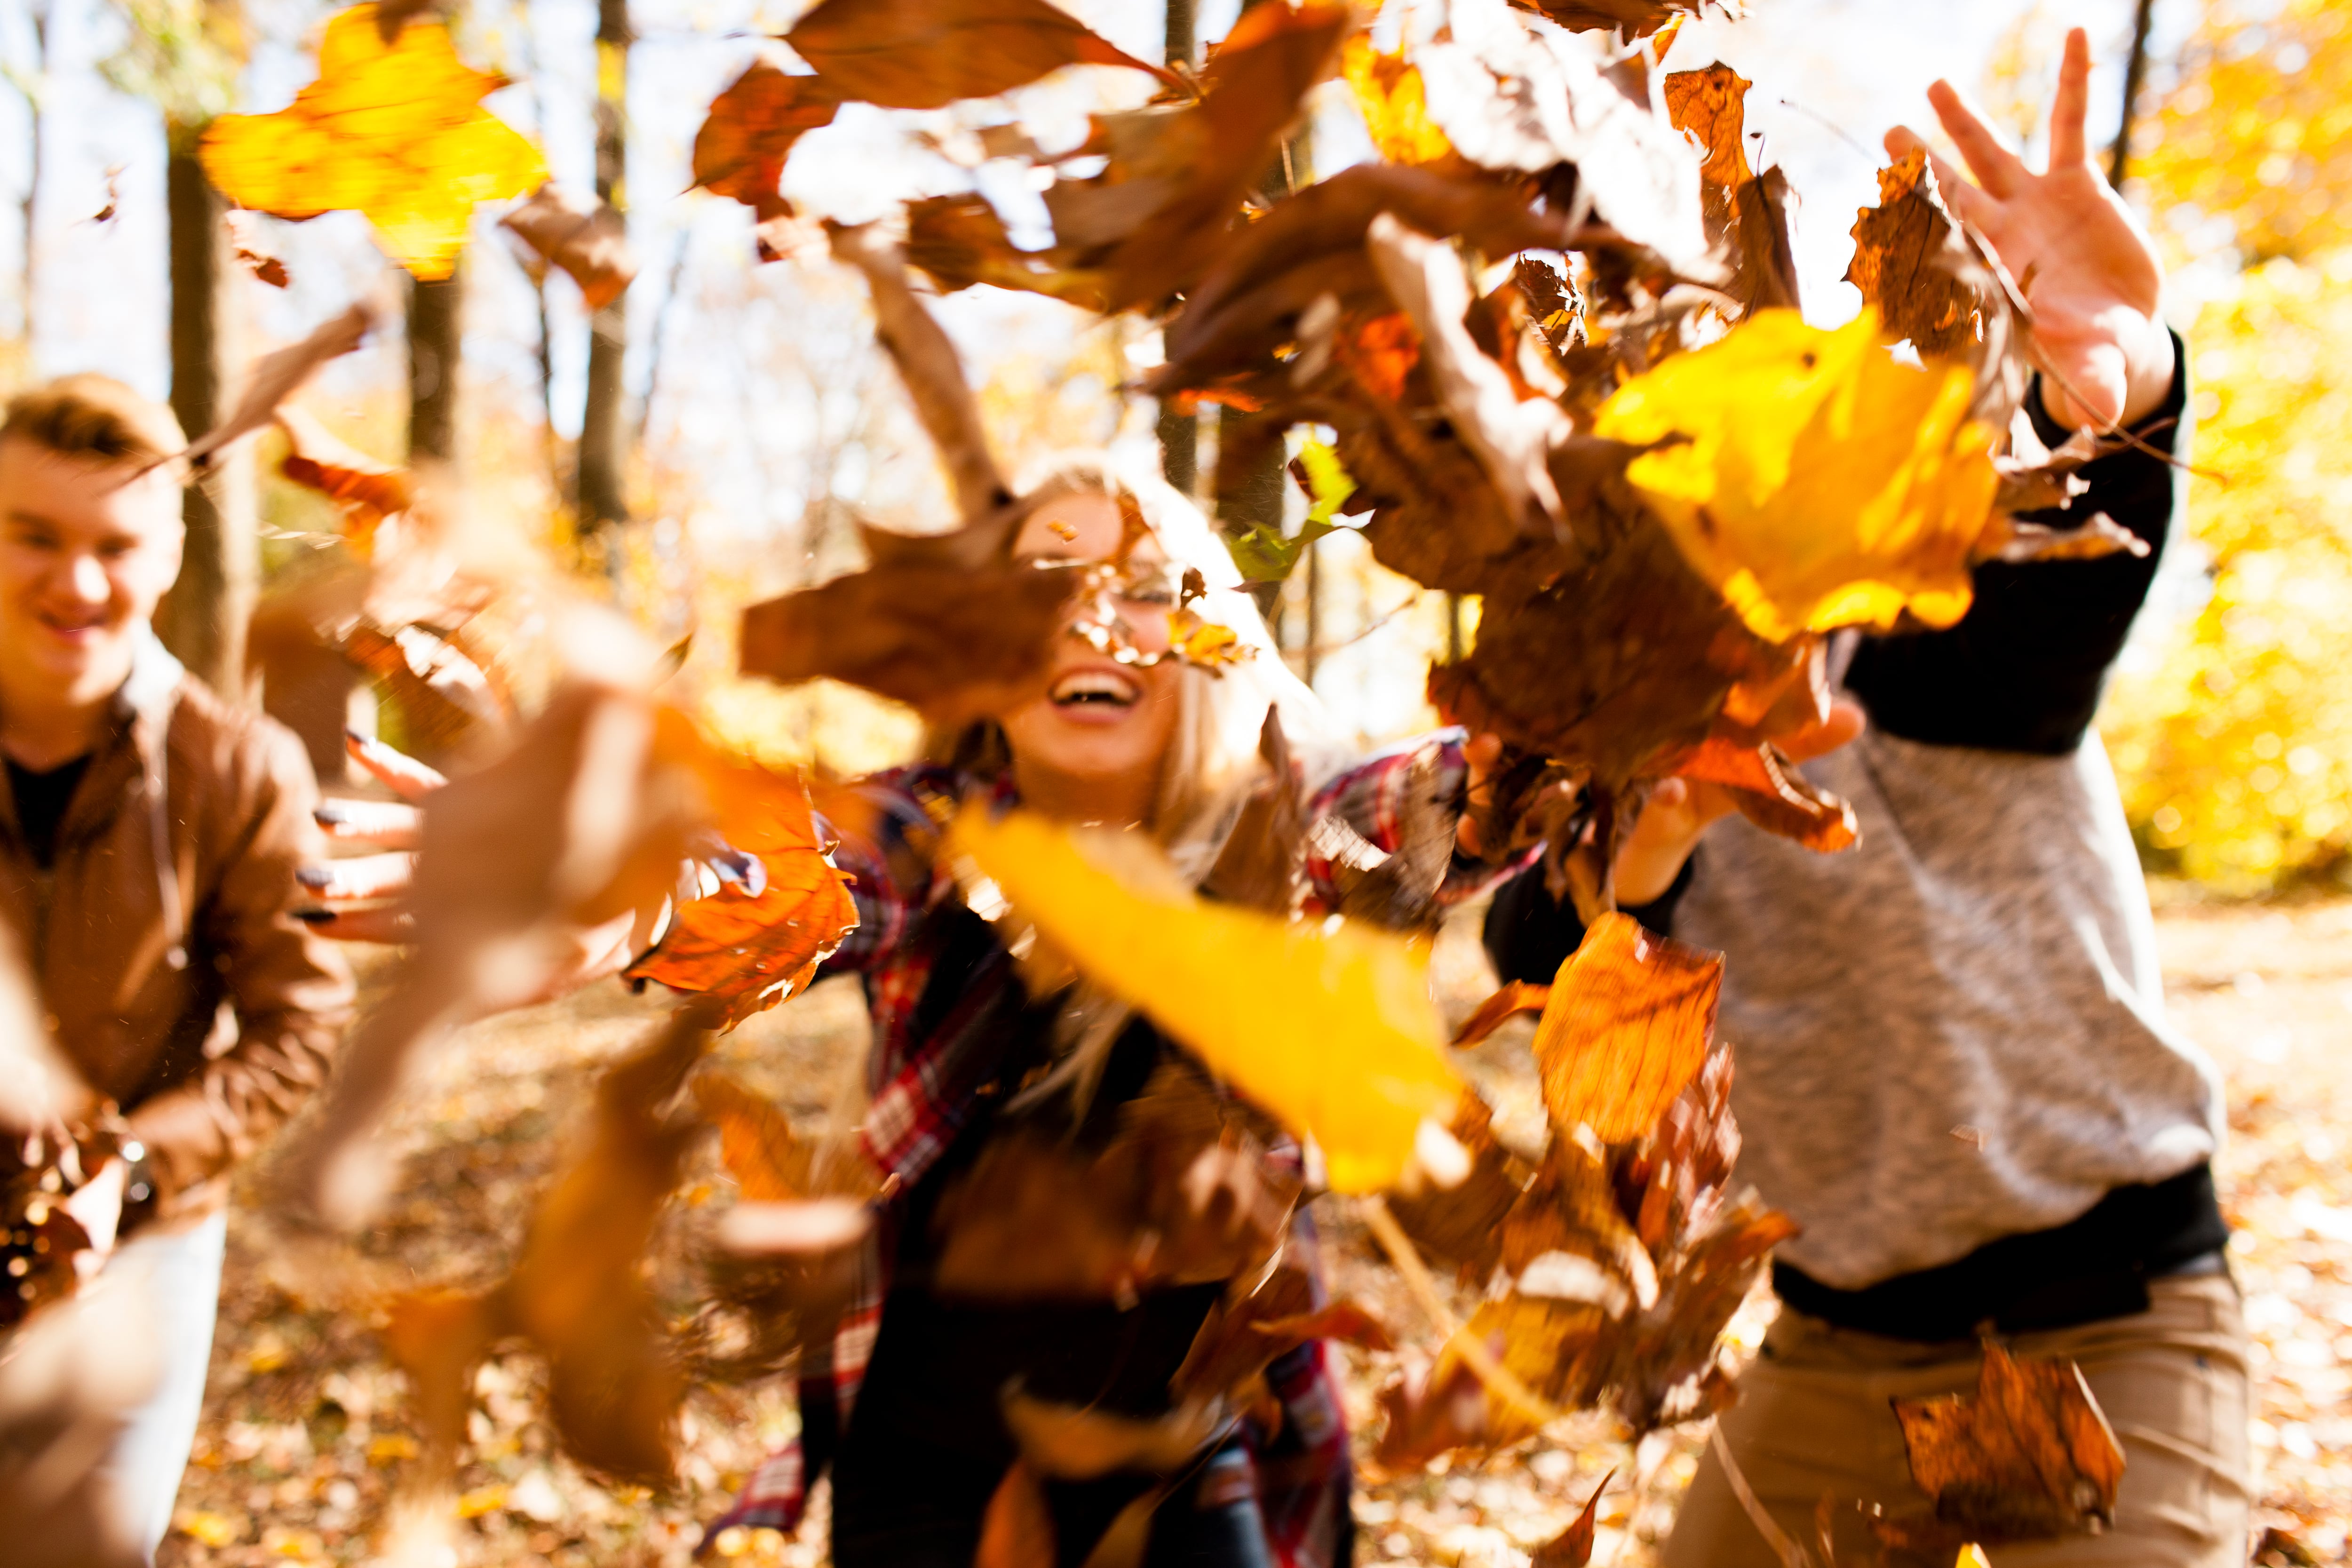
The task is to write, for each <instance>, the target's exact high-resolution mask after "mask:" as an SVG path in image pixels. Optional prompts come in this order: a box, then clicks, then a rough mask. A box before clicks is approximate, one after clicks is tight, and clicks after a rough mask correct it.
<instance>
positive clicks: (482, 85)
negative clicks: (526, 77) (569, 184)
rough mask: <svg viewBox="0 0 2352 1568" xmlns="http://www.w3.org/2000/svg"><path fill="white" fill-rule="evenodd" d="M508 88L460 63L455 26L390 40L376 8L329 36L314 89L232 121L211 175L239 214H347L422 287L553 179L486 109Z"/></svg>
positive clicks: (352, 16) (340, 23) (213, 136)
mask: <svg viewBox="0 0 2352 1568" xmlns="http://www.w3.org/2000/svg"><path fill="white" fill-rule="evenodd" d="M505 85H506V79H505V78H503V77H500V76H498V75H496V74H493V73H490V72H486V71H478V70H475V69H474V68H471V67H470V66H467V64H466V63H465V62H464V61H462V60H460V59H459V58H457V50H456V48H455V47H453V46H452V45H451V42H450V38H449V29H448V27H447V26H446V25H444V24H443V23H440V22H428V21H423V20H417V21H412V22H410V23H409V24H408V25H407V26H404V27H402V28H400V29H399V30H398V32H397V33H396V34H395V35H394V37H391V38H390V39H389V40H387V39H386V37H384V34H383V31H382V30H380V29H379V27H378V26H377V13H376V7H375V6H374V5H354V6H352V8H351V9H349V10H347V11H343V12H341V13H339V14H337V15H336V16H334V17H333V18H332V19H331V20H330V21H329V22H328V24H327V33H326V37H325V39H324V40H323V41H322V42H321V43H320V46H319V76H318V79H317V80H315V81H313V82H312V83H310V86H308V87H306V88H304V89H302V90H301V91H300V92H299V93H297V94H296V95H295V97H294V102H293V103H292V105H291V106H289V107H288V108H286V109H283V110H279V111H278V113H276V114H225V115H223V116H221V117H220V118H219V119H218V120H215V121H213V123H212V125H211V127H210V128H209V129H208V130H206V131H205V136H204V142H203V145H202V157H203V160H204V165H205V174H208V175H209V176H211V179H212V182H213V184H215V185H217V186H219V187H220V189H221V192H222V194H224V195H226V196H227V197H228V198H229V199H230V200H232V201H235V202H236V203H238V204H239V205H244V206H248V207H256V208H258V209H260V210H261V211H263V212H267V213H274V214H275V215H277V216H279V217H289V218H306V217H315V216H318V215H319V214H320V213H322V212H331V211H335V210H339V209H344V208H350V209H355V210H357V211H359V212H362V213H364V214H365V215H366V216H367V219H368V221H369V222H370V223H372V224H373V225H374V226H375V230H376V233H377V235H378V237H381V238H382V240H383V247H384V248H385V249H386V250H387V251H389V252H390V253H391V255H392V258H393V259H394V260H395V261H397V262H399V263H400V264H401V265H402V266H403V267H405V268H408V270H409V271H410V272H412V273H414V274H415V275H416V276H417V277H418V278H420V279H442V278H446V277H448V276H449V273H450V270H451V268H453V267H454V266H455V265H456V263H457V252H458V251H459V250H460V249H461V248H463V247H464V246H465V243H466V230H467V225H469V224H470V223H471V222H472V220H473V214H474V207H475V205H477V204H478V203H481V202H487V201H499V200H502V199H504V198H505V197H508V196H517V195H521V194H522V193H523V192H525V191H528V190H530V189H531V188H532V187H533V186H535V185H537V184H540V182H541V181H542V180H544V179H546V178H547V165H546V164H545V163H543V162H542V161H541V158H540V155H539V153H538V151H537V150H536V149H534V148H533V147H532V146H531V145H530V142H526V141H524V140H523V139H522V138H521V137H520V136H519V135H517V134H516V133H515V132H513V131H512V130H510V129H509V127H508V126H507V124H506V123H505V121H501V120H499V118H498V117H497V116H496V115H494V114H492V113H490V112H489V111H488V110H486V109H484V108H482V106H481V100H483V99H484V98H486V97H488V95H489V94H490V93H492V92H495V91H496V90H497V89H499V88H501V87H503V86H505Z"/></svg>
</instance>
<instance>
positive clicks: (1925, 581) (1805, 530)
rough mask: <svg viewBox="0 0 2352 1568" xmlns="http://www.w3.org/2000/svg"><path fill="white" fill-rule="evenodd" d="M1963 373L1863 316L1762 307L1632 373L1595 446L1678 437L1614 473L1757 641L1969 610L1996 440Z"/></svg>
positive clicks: (1993, 480) (1931, 619)
mask: <svg viewBox="0 0 2352 1568" xmlns="http://www.w3.org/2000/svg"><path fill="white" fill-rule="evenodd" d="M1974 388H1975V382H1974V377H1973V376H1972V375H1971V374H1970V373H1969V370H1968V369H1967V367H1965V366H1962V365H1942V366H1940V367H1935V368H1929V369H1927V370H1916V369H1913V368H1911V367H1909V366H1906V365H1904V364H1901V363H1897V362H1896V361H1895V360H1894V359H1892V358H1891V357H1889V356H1888V354H1887V353H1886V352H1885V349H1884V348H1883V347H1881V344H1880V334H1879V325H1878V321H1877V318H1876V316H1875V315H1874V313H1873V312H1870V311H1867V310H1865V311H1864V313H1863V315H1862V316H1860V317H1858V318H1857V319H1856V320H1855V321H1853V323H1851V324H1850V325H1848V326H1845V327H1842V328H1840V329H1838V330H1837V331H1822V330H1821V329H1819V328H1815V327H1811V326H1808V325H1806V324H1805V322H1804V321H1803V320H1802V319H1801V318H1800V317H1799V316H1798V315H1797V313H1796V312H1795V311H1793V310H1759V311H1758V312H1757V313H1756V314H1754V315H1752V316H1750V317H1748V319H1747V320H1746V321H1742V322H1741V323H1740V324H1739V325H1738V326H1737V327H1734V328H1733V329H1732V330H1731V331H1730V332H1728V333H1727V334H1726V335H1725V336H1724V337H1723V338H1722V339H1720V340H1719V341H1717V342H1714V343H1711V344H1708V345H1707V346H1706V347H1705V348H1701V349H1695V350H1693V351H1691V352H1689V353H1683V354H1677V355H1675V357H1673V358H1672V359H1669V360H1667V361H1666V362H1665V363H1663V364H1660V365H1659V366H1657V367H1656V368H1655V369H1654V370H1651V371H1648V372H1646V373H1644V374H1641V375H1637V376H1635V377H1634V378H1633V380H1631V381H1629V382H1627V383H1626V384H1624V385H1623V386H1622V387H1620V388H1619V389H1618V391H1617V393H1616V395H1614V396H1612V398H1611V399H1610V400H1609V402H1608V403H1607V404H1606V405H1603V407H1602V408H1601V416H1600V418H1599V420H1598V421H1597V422H1596V424H1595V426H1594V432H1595V434H1597V435H1600V436H1602V437H1612V438H1614V439H1617V440H1622V441H1630V442H1637V443H1638V442H1651V441H1662V440H1664V439H1665V438H1666V437H1675V436H1679V437H1684V439H1683V440H1681V441H1679V442H1675V443H1674V444H1672V445H1667V446H1662V447H1658V448H1656V449H1654V450H1652V451H1649V452H1645V453H1644V454H1643V455H1642V456H1641V457H1639V458H1634V459H1633V463H1632V464H1631V466H1630V467H1628V468H1627V469H1626V471H1625V477H1626V479H1627V480H1628V481H1629V482H1630V483H1632V484H1633V486H1634V487H1635V488H1636V489H1639V490H1641V491H1642V493H1643V497H1644V498H1645V499H1646V500H1648V502H1649V504H1650V505H1651V506H1652V507H1653V508H1654V510H1656V512H1657V514H1658V516H1659V518H1660V519H1661V521H1663V522H1664V525H1665V528H1666V530H1667V531H1668V532H1669V533H1670V534H1671V535H1672V537H1673V539H1674V541H1675V544H1676V546H1677V547H1678V548H1679V549H1680V550H1681V552H1682V553H1683V555H1684V557H1685V559H1686V560H1687V561H1689V563H1690V564H1691V567H1692V569H1693V570H1694V571H1696V572H1697V573H1698V574H1699V575H1700V576H1701V577H1702V578H1704V579H1705V580H1706V582H1708V583H1709V584H1712V585H1713V586H1714V587H1716V588H1717V590H1718V591H1719V592H1721V593H1722V595H1724V597H1725V598H1726V600H1727V601H1728V602H1729V603H1730V605H1732V607H1733V608H1734V609H1735V610H1737V611H1738V613H1739V616H1740V618H1741V619H1742V620H1743V621H1745V622H1746V623H1747V625H1748V628H1749V629H1750V630H1751V631H1753V632H1754V633H1755V634H1756V635H1757V636H1758V637H1764V638H1767V639H1769V640H1771V641H1774V642H1781V641H1786V640H1788V639H1789V638H1791V637H1796V636H1798V635H1799V634H1801V633H1804V632H1809V631H1811V632H1818V631H1831V630H1834V629H1837V628H1839V627H1842V626H1874V627H1877V628H1879V629H1881V630H1884V629H1887V628H1890V627H1892V626H1895V623H1896V622H1897V621H1898V620H1899V619H1900V618H1901V617H1903V616H1906V615H1908V616H1912V617H1914V618H1916V620H1918V621H1921V622H1924V623H1925V624H1927V625H1928V626H1950V625H1952V624H1953V623H1954V622H1956V621H1958V619H1959V618H1960V616H1963V615H1965V614H1966V613H1967V612H1968V607H1969V602H1970V598H1971V595H1972V593H1973V588H1972V586H1971V581H1970V577H1969V565H1970V563H1971V560H1972V558H1973V556H1974V555H1975V553H1976V552H1977V550H1978V548H1979V543H1980V542H1981V541H1983V539H1984V538H1985V536H1986V534H1987V532H1988V530H1989V529H1990V524H1991V520H1992V503H1993V495H1994V491H1995V489H1996V487H1997V485H1998V482H1999V480H1998V476H1997V475H1996V474H1995V472H1994V470H1993V466H1992V456H1991V447H1992V437H1991V435H1990V432H1989V431H1988V430H1986V429H1985V427H1984V426H1980V425H1978V424H1976V423H1975V422H1973V421H1972V420H1970V419H1969V417H1968V413H1969V403H1970V399H1971V396H1972V395H1973V392H1974Z"/></svg>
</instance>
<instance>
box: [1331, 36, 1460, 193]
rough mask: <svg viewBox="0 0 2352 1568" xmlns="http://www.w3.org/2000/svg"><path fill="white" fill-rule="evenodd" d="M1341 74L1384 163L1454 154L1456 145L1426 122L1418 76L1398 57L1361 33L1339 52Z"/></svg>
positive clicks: (1433, 160)
mask: <svg viewBox="0 0 2352 1568" xmlns="http://www.w3.org/2000/svg"><path fill="white" fill-rule="evenodd" d="M1339 73H1340V75H1342V76H1343V77H1345V78H1346V79H1347V82H1348V86H1349V89H1350V90H1351V91H1352V92H1353V93H1354V94H1355V98H1356V109H1357V110H1358V112H1360V113H1361V114H1362V115H1363V117H1364V129H1365V130H1366V131H1367V132H1370V135H1371V138H1372V150H1373V151H1374V152H1376V153H1379V154H1380V155H1381V160H1382V161H1383V162H1385V163H1408V164H1410V163H1440V162H1442V161H1444V159H1445V158H1447V157H1448V156H1450V155H1451V154H1452V153H1453V152H1454V143H1452V142H1448V141H1447V140H1446V139H1445V132H1443V131H1440V130H1439V129H1438V128H1437V127H1436V126H1435V125H1434V124H1433V123H1432V122H1431V121H1430V118H1429V100H1428V97H1427V93H1426V91H1425V89H1423V84H1422V79H1421V72H1420V71H1419V70H1418V69H1416V68H1414V67H1413V65H1412V62H1411V61H1409V60H1407V59H1406V58H1404V57H1403V56H1402V55H1384V54H1382V53H1381V52H1380V50H1379V49H1377V48H1375V47H1373V45H1372V40H1371V39H1370V37H1367V36H1365V35H1364V34H1361V33H1359V34H1357V35H1356V36H1355V37H1352V38H1349V40H1348V44H1347V47H1346V48H1345V49H1343V50H1342V51H1341V52H1340V56H1339Z"/></svg>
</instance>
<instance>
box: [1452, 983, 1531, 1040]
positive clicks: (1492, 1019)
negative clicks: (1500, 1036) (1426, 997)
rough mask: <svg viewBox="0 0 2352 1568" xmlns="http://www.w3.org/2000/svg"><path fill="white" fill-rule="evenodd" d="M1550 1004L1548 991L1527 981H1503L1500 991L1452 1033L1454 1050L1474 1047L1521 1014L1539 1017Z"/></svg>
mask: <svg viewBox="0 0 2352 1568" xmlns="http://www.w3.org/2000/svg"><path fill="white" fill-rule="evenodd" d="M1550 1001H1551V987H1550V986H1549V985H1538V984H1534V983H1533V982H1531V981H1526V980H1512V981H1507V982H1506V983H1505V984H1504V985H1503V988H1502V989H1501V990H1499V991H1497V992H1496V993H1495V994H1493V995H1492V996H1489V997H1487V998H1486V1000H1485V1001H1484V1002H1481V1003H1479V1004H1478V1008H1477V1011H1475V1012H1474V1013H1472V1014H1471V1015H1470V1016H1468V1017H1467V1018H1465V1019H1464V1020H1462V1027H1460V1028H1459V1029H1456V1030H1455V1031H1454V1044H1455V1045H1457V1046H1475V1045H1476V1044H1477V1043H1478V1042H1479V1041H1481V1040H1483V1039H1485V1038H1486V1037H1487V1036H1489V1035H1491V1034H1493V1033H1494V1032H1495V1031H1496V1030H1497V1029H1499V1028H1501V1027H1502V1026H1504V1025H1505V1024H1506V1023H1507V1022H1508V1021H1509V1020H1511V1019H1513V1018H1516V1017H1517V1016H1519V1015H1520V1014H1522V1013H1540V1012H1542V1011H1543V1010H1544V1008H1545V1006H1546V1005H1549V1003H1550Z"/></svg>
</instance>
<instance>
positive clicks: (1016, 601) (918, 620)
mask: <svg viewBox="0 0 2352 1568" xmlns="http://www.w3.org/2000/svg"><path fill="white" fill-rule="evenodd" d="M1079 586H1080V574H1078V573H1077V572H1075V571H1072V570H1068V569H1066V568H1041V567H1037V566H1030V565H1001V566H992V567H983V568H981V569H979V570H976V571H975V570H968V569H965V568H961V567H956V566H950V565H940V564H932V563H926V562H904V563H887V562H886V563H882V564H879V565H877V566H873V567H869V568H868V569H866V571H863V572H853V573H851V574H848V575H847V576H844V577H836V578H835V579H834V580H833V581H832V582H830V583H826V584H822V585H821V586H818V587H815V588H807V589H803V590H802V591H801V592H799V593H796V594H787V595H784V596H783V597H782V598H780V599H771V600H768V601H767V602H766V603H764V604H758V605H752V606H751V608H749V609H747V610H745V611H744V612H743V641H742V669H743V671H744V673H745V674H747V675H761V676H765V677H767V678H768V679H771V680H780V681H795V680H810V679H815V678H817V677H819V676H827V677H830V678H832V679H835V680H845V681H848V682H849V683H851V684H852V685H855V686H862V687H864V688H866V689H867V690H868V691H873V692H877V693H879V694H880V695H882V696H884V697H887V698H891V699H893V700H897V701H899V702H905V703H908V704H909V705H911V706H913V707H916V708H925V707H929V706H932V705H934V704H937V703H939V702H940V701H942V700H947V699H950V698H952V697H954V696H955V695H956V694H958V693H960V692H963V691H965V690H968V689H971V688H974V687H982V688H994V687H1003V686H1009V685H1012V684H1014V683H1017V682H1019V681H1022V680H1024V679H1032V678H1034V677H1035V676H1037V675H1039V674H1040V673H1041V672H1042V671H1043V670H1044V669H1045V664H1046V660H1047V659H1048V658H1051V657H1052V654H1053V646H1054V637H1055V635H1056V634H1057V633H1058V632H1059V631H1060V630H1061V627H1062V624H1063V622H1064V620H1065V618H1066V616H1067V614H1068V608H1069V605H1070V603H1071V600H1072V599H1073V597H1074V596H1075V595H1076V593H1077V590H1078V588H1079Z"/></svg>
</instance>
